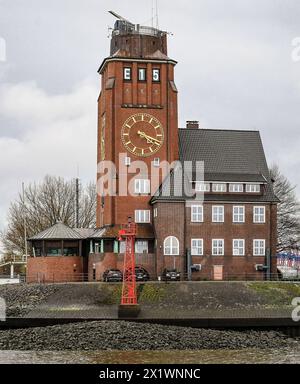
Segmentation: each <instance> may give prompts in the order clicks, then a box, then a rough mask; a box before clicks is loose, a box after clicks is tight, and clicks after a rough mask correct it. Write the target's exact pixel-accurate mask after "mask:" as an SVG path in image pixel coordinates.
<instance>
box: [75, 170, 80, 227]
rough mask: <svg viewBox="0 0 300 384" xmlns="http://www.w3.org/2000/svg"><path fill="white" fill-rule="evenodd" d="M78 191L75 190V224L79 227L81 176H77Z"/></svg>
mask: <svg viewBox="0 0 300 384" xmlns="http://www.w3.org/2000/svg"><path fill="white" fill-rule="evenodd" d="M75 188H76V191H75V215H76V216H75V226H76V228H79V178H78V177H77V178H76V187H75Z"/></svg>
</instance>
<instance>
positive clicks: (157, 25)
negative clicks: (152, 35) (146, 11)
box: [156, 0, 159, 29]
mask: <svg viewBox="0 0 300 384" xmlns="http://www.w3.org/2000/svg"><path fill="white" fill-rule="evenodd" d="M156 29H159V22H158V0H156Z"/></svg>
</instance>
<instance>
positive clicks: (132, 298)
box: [119, 221, 137, 305]
mask: <svg viewBox="0 0 300 384" xmlns="http://www.w3.org/2000/svg"><path fill="white" fill-rule="evenodd" d="M119 236H120V238H125V242H126V250H125V254H124V269H123V287H122V299H121V305H136V304H137V295H136V281H135V255H134V244H135V236H136V224H135V223H132V222H130V221H129V222H128V224H125V225H123V226H122V228H121V230H120V231H119Z"/></svg>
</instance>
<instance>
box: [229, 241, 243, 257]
mask: <svg viewBox="0 0 300 384" xmlns="http://www.w3.org/2000/svg"><path fill="white" fill-rule="evenodd" d="M232 253H233V256H245V240H244V239H233V240H232Z"/></svg>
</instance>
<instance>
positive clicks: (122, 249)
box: [119, 240, 126, 253]
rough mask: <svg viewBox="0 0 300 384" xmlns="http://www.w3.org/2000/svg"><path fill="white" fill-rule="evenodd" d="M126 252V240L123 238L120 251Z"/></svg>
mask: <svg viewBox="0 0 300 384" xmlns="http://www.w3.org/2000/svg"><path fill="white" fill-rule="evenodd" d="M125 252H126V241H125V240H122V241H120V243H119V253H125Z"/></svg>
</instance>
